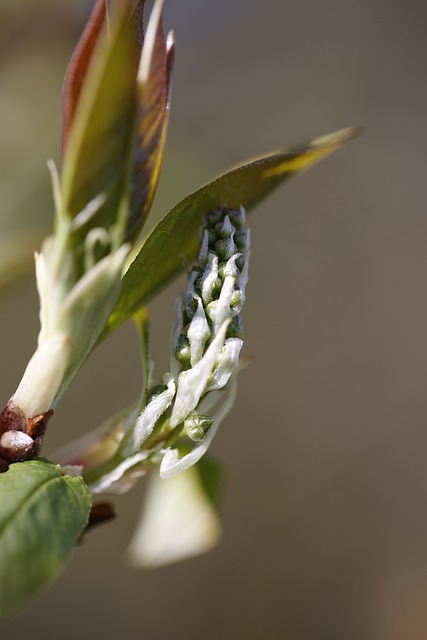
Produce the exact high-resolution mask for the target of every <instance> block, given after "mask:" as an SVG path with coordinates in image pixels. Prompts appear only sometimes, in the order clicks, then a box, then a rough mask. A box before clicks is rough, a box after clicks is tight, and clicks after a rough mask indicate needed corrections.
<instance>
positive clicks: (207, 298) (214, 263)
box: [202, 252, 218, 305]
mask: <svg viewBox="0 0 427 640" xmlns="http://www.w3.org/2000/svg"><path fill="white" fill-rule="evenodd" d="M217 278H218V256H216V255H215V254H214V253H212V252H209V254H208V262H207V265H206V268H205V270H204V272H203V275H202V299H203V302H204V304H205V305H207V304H209V302H212V292H213V288H214V286H215V284H216V281H217Z"/></svg>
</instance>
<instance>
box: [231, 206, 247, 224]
mask: <svg viewBox="0 0 427 640" xmlns="http://www.w3.org/2000/svg"><path fill="white" fill-rule="evenodd" d="M228 217H229V218H230V222H231V224H232V225H233V226H234V227H236V229H240V228H241V227H242V226H243V225H244V224H245V222H246V212H245V210H244V208H243V207H240V209H233V210H232V211H229V212H228Z"/></svg>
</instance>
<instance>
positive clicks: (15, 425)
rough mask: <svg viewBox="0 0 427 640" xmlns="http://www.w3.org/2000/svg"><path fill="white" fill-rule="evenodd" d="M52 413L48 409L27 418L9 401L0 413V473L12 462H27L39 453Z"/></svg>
mask: <svg viewBox="0 0 427 640" xmlns="http://www.w3.org/2000/svg"><path fill="white" fill-rule="evenodd" d="M52 413H53V411H52V410H51V409H50V410H49V411H46V412H45V413H41V414H39V415H36V416H33V417H32V418H27V417H26V416H25V414H24V412H23V411H22V409H20V407H18V406H17V405H16V404H15V403H14V402H13V400H9V402H8V403H7V405H6V406H5V408H4V409H3V411H2V412H1V413H0V472H2V471H5V470H6V469H7V466H8V465H9V464H12V463H13V462H23V461H24V460H29V459H30V458H34V457H35V456H36V455H37V454H38V453H39V451H40V448H41V445H42V442H43V436H44V434H45V431H46V427H47V422H48V420H49V418H50V416H51V415H52ZM5 467H6V468H5Z"/></svg>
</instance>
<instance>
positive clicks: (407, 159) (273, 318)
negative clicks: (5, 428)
mask: <svg viewBox="0 0 427 640" xmlns="http://www.w3.org/2000/svg"><path fill="white" fill-rule="evenodd" d="M89 5H90V3H89V2H87V1H86V0H62V1H61V2H57V1H54V0H31V1H30V0H28V1H24V0H20V1H19V2H16V1H14V0H0V36H1V37H0V53H1V57H0V116H1V117H0V140H1V145H0V207H1V222H0V224H1V227H0V228H1V236H2V237H1V240H0V266H1V259H4V260H5V259H6V257H7V258H8V260H12V261H13V260H15V263H16V264H15V263H14V268H15V269H21V265H20V262H19V260H18V258H17V256H19V255H20V251H18V248H21V249H22V248H23V247H24V248H25V250H26V253H27V255H28V256H31V252H32V250H33V249H34V248H36V247H37V246H38V244H39V241H40V236H42V235H43V233H46V232H47V230H48V229H49V225H50V221H51V215H52V209H53V207H52V204H51V199H50V190H49V180H48V174H47V170H46V169H45V160H46V159H47V158H48V157H51V156H53V157H54V158H56V159H58V157H59V140H60V99H61V83H62V76H63V73H64V69H65V66H66V62H67V59H68V57H69V55H70V53H71V51H72V48H73V44H74V43H75V41H76V39H77V37H78V34H79V32H80V29H81V27H82V24H83V22H84V19H85V16H86V14H87V11H88V9H89ZM166 18H167V24H168V26H171V27H172V26H173V27H174V28H175V30H176V37H177V65H176V73H175V79H174V95H173V104H172V117H171V126H170V137H169V142H168V148H167V158H166V163H165V168H164V171H163V175H162V180H161V184H160V189H159V197H158V199H157V203H156V212H157V215H160V214H161V213H164V212H166V210H167V209H168V208H169V207H170V206H171V205H172V204H174V203H175V202H176V201H177V199H179V198H180V197H182V196H183V195H185V194H186V193H187V192H188V191H190V190H192V189H194V188H196V187H197V186H199V185H200V184H201V183H202V182H204V181H206V180H208V179H209V178H210V177H212V176H213V175H215V174H217V173H219V172H221V171H222V170H224V169H225V168H226V167H228V166H229V165H232V164H234V163H236V162H239V161H241V160H243V159H246V158H247V157H250V156H252V155H256V154H259V153H263V152H267V151H271V150H273V149H275V148H277V147H284V146H287V145H292V144H295V143H297V142H300V141H304V140H308V139H310V138H312V137H314V136H316V135H319V134H322V133H326V132H328V131H331V130H334V129H339V128H341V127H343V126H346V125H351V124H358V125H363V126H365V127H366V132H365V135H364V136H363V138H361V139H359V140H357V141H356V142H354V143H352V144H351V145H349V146H348V147H347V148H345V149H344V150H342V151H340V152H339V154H337V155H335V156H333V157H332V158H330V159H328V160H327V161H325V162H324V163H323V164H321V165H319V166H318V167H316V168H315V169H313V170H312V171H310V172H309V173H308V174H306V175H304V176H302V177H300V178H298V179H297V180H295V181H294V182H292V183H289V184H288V185H287V186H285V187H284V188H283V189H282V190H281V191H280V192H278V193H277V194H275V195H274V196H273V197H271V199H270V200H268V202H266V203H265V204H264V205H263V206H262V207H260V208H259V209H258V210H257V211H256V213H255V214H254V215H253V216H252V218H251V221H250V222H251V227H252V231H253V236H252V237H253V255H252V263H251V273H250V276H251V279H250V286H249V292H248V302H247V305H246V308H245V310H244V319H245V327H246V331H245V339H246V341H245V352H246V355H249V354H251V355H253V356H254V363H253V364H252V366H251V367H250V368H248V369H247V370H246V371H245V372H244V373H243V374H242V376H241V383H240V389H239V398H238V402H237V406H236V407H235V408H234V411H233V413H232V415H231V416H230V417H229V418H228V419H227V421H226V422H225V424H224V425H223V426H222V428H221V430H220V433H219V435H218V436H217V438H216V441H215V443H214V447H213V448H214V452H215V454H216V455H217V456H218V457H220V458H221V459H222V460H223V461H224V462H225V463H226V466H227V470H228V473H227V488H226V492H225V495H224V500H223V505H222V515H223V523H224V537H223V541H222V543H221V545H220V546H219V547H218V548H217V549H216V550H215V551H214V552H213V553H211V554H210V555H207V556H204V557H201V558H197V559H194V560H191V561H188V562H185V563H181V564H177V565H174V566H172V567H170V568H166V569H162V570H158V571H155V572H146V573H143V572H136V571H133V570H131V569H129V568H127V567H126V566H125V564H124V563H123V557H122V552H123V550H124V549H125V547H126V545H127V543H128V541H129V538H130V536H131V532H132V527H133V525H134V523H135V522H136V520H137V517H138V513H139V509H140V503H141V497H142V494H143V486H142V483H141V484H140V485H138V487H137V488H135V489H134V490H133V492H132V493H131V494H129V495H127V496H124V497H123V498H122V499H120V500H118V501H117V508H118V512H119V518H118V520H117V521H116V522H114V523H113V524H111V525H108V526H105V527H103V528H100V529H99V530H98V531H96V532H94V533H93V534H91V535H90V536H89V537H88V538H87V540H86V542H85V544H84V545H83V546H82V547H80V548H79V549H78V550H77V551H76V553H75V554H74V557H73V559H72V562H71V564H70V565H69V567H68V569H67V571H66V572H65V574H64V575H63V576H62V577H61V578H60V579H59V580H58V581H57V582H56V583H55V584H53V585H52V586H51V587H50V588H49V589H47V590H45V591H44V593H43V594H42V595H41V597H40V598H39V599H38V600H37V601H36V602H35V603H34V604H32V605H31V606H29V607H27V608H26V609H25V610H23V611H22V612H20V613H19V614H17V615H15V616H14V617H13V618H11V619H9V620H8V621H7V622H6V623H4V625H3V629H2V631H1V634H2V637H7V638H8V640H22V638H25V637H27V636H28V637H29V636H30V634H31V637H32V638H35V639H36V640H38V639H39V638H40V639H41V638H43V639H45V640H53V639H54V638H55V639H56V638H61V639H62V640H71V639H73V640H75V638H92V637H102V638H105V639H106V640H110V639H111V640H112V639H113V638H117V637H120V638H126V639H129V640H134V639H135V640H137V639H138V640H139V639H140V638H141V639H142V638H147V639H149V640H163V639H166V638H176V640H184V639H186V640H187V639H188V640H193V639H194V640H195V639H196V638H201V637H202V638H204V640H214V639H217V638H222V639H224V640H232V639H235V638H236V639H238V638H245V640H258V639H266V640H276V639H277V640H279V639H286V640H287V639H289V640H309V639H310V640H314V639H315V640H425V638H427V464H426V461H427V425H426V417H427V395H426V382H427V293H426V286H425V283H426V276H427V257H426V256H427V252H426V246H427V216H426V212H425V202H426V195H427V193H426V184H427V180H426V177H425V141H426V133H427V126H426V117H427V82H426V77H425V60H426V54H427V38H426V29H427V4H426V3H425V2H424V0H406V1H405V2H404V1H403V0H323V1H322V2H319V0H299V2H290V1H288V0H285V1H284V2H278V1H277V0H276V1H275V0H263V1H262V2H261V1H260V0H258V1H256V0H219V1H216V2H213V1H212V0H198V2H195V1H194V0H193V1H190V0H173V1H172V0H170V1H169V3H168V5H167V14H166ZM22 230H25V233H24V234H23V235H21V233H20V232H21V231H22ZM17 238H18V239H17ZM11 269H12V268H11ZM11 273H12V271H11V270H10V271H7V272H6V276H7V275H9V274H11ZM6 279H7V278H6ZM182 286H183V282H180V283H177V284H176V286H175V285H174V286H173V287H171V288H169V289H168V290H167V291H166V292H165V293H164V294H163V295H162V296H161V298H160V299H159V300H158V301H156V302H155V304H153V305H152V315H153V327H154V332H153V342H154V355H155V356H156V360H157V362H158V371H159V372H160V371H161V370H162V367H163V366H166V362H167V353H166V343H167V339H168V338H167V336H168V334H169V327H170V324H171V320H172V308H173V301H174V298H175V295H176V293H177V292H178V291H179V290H180V287H182ZM37 331H38V322H37V299H36V294H35V288H34V283H33V278H32V276H31V277H28V279H27V280H24V281H23V283H22V284H20V285H19V286H16V285H15V286H13V287H11V286H9V287H8V288H6V290H5V293H4V296H3V298H2V304H1V306H0V336H1V353H2V357H1V360H2V367H1V386H0V388H1V390H2V391H1V394H2V397H1V399H0V400H1V402H3V403H5V402H6V401H7V399H8V397H9V396H10V394H11V393H12V392H13V390H14V389H15V387H16V385H17V383H18V381H19V379H20V376H21V374H22V371H23V369H24V366H25V364H26V362H27V361H28V358H29V356H30V354H31V353H32V351H33V349H34V346H35V341H36V335H37ZM137 351H138V349H137V343H136V341H135V338H134V335H133V331H132V327H130V326H126V327H125V328H123V329H122V330H120V331H119V332H118V334H117V335H115V336H113V337H112V338H111V339H110V340H109V341H108V343H106V344H104V345H103V346H102V347H101V348H100V349H99V350H98V351H97V352H96V353H95V354H94V356H93V357H92V358H91V359H90V361H89V362H88V363H87V365H86V366H85V368H84V370H83V371H82V372H81V375H80V376H79V377H78V379H77V380H76V381H75V383H74V384H73V385H72V388H71V389H70V390H69V392H68V394H67V395H66V397H65V398H64V400H63V402H62V404H61V405H60V407H59V409H58V411H57V414H56V417H55V419H54V420H53V421H52V423H51V425H50V432H49V437H48V440H47V446H46V453H49V451H52V450H53V449H55V448H56V447H57V446H59V445H60V444H61V443H63V442H65V441H66V440H67V439H69V438H70V437H72V435H75V434H77V433H80V432H84V431H85V430H87V429H89V428H90V427H92V426H94V425H97V424H98V423H100V422H101V421H102V420H103V419H104V418H105V417H107V416H108V415H110V414H111V413H113V412H114V411H116V410H118V409H120V408H121V407H122V406H125V405H126V404H127V403H128V402H130V401H131V400H133V398H134V397H135V396H136V394H137V393H138V388H139V383H140V379H139V365H138V354H137ZM0 552H1V550H0Z"/></svg>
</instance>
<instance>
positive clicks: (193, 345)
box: [187, 296, 211, 366]
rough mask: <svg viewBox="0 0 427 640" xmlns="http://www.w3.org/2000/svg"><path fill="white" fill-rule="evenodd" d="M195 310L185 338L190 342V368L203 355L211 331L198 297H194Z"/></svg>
mask: <svg viewBox="0 0 427 640" xmlns="http://www.w3.org/2000/svg"><path fill="white" fill-rule="evenodd" d="M196 300H197V309H196V312H195V314H194V316H193V318H192V320H191V322H190V326H189V327H188V330H187V338H188V340H189V342H190V350H191V356H190V362H191V366H194V365H195V364H197V363H198V362H199V360H200V358H201V357H202V355H203V350H204V348H205V344H206V341H207V340H208V339H209V338H210V336H211V330H210V329H209V324H208V321H207V319H206V314H205V310H204V309H203V304H202V301H201V299H200V298H199V296H196Z"/></svg>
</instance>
